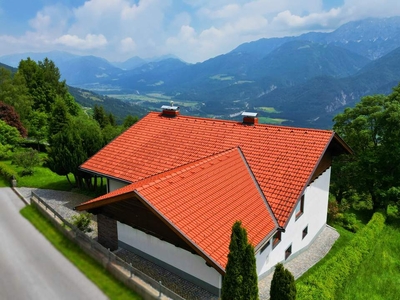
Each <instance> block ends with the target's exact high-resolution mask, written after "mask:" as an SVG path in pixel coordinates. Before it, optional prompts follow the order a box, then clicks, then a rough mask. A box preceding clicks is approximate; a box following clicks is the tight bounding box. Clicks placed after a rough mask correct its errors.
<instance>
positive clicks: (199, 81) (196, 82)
mask: <svg viewBox="0 0 400 300" xmlns="http://www.w3.org/2000/svg"><path fill="white" fill-rule="evenodd" d="M399 49H400V17H391V18H383V19H365V20H360V21H354V22H349V23H347V24H344V25H342V26H341V27H339V28H338V29H336V30H335V31H333V32H330V33H324V32H310V33H306V34H303V35H300V36H292V37H283V38H270V39H260V40H258V41H253V42H249V43H245V44H242V45H239V46H238V47H237V48H235V49H233V50H232V51H230V52H228V53H226V54H222V55H219V56H216V57H213V58H210V59H208V60H206V61H204V62H201V63H196V64H188V63H185V62H183V61H181V60H179V59H177V58H173V57H172V58H171V57H170V56H167V57H160V58H153V59H152V61H148V60H145V59H141V58H139V57H132V58H131V59H129V60H127V61H125V62H121V63H109V62H108V61H106V60H105V59H102V58H99V57H94V56H76V55H72V54H68V53H65V52H50V53H44V54H40V55H41V56H40V55H39V54H35V55H36V56H35V57H33V59H35V58H39V57H40V59H43V58H44V57H46V56H47V57H49V58H50V59H52V60H54V62H55V63H56V65H57V66H58V67H59V69H60V72H61V74H62V76H63V78H66V80H67V83H68V84H70V85H73V86H75V87H79V88H85V89H90V90H93V91H96V92H99V93H102V94H109V95H117V94H118V95H120V98H121V99H126V100H129V101H136V103H141V104H142V105H145V106H146V107H147V108H149V109H154V108H157V107H159V106H161V104H165V103H169V102H170V101H175V102H176V103H179V105H180V106H181V108H182V111H184V110H186V111H189V112H191V113H194V114H197V115H208V116H215V117H219V118H237V116H238V115H239V114H240V112H241V111H244V110H252V111H257V112H259V114H260V117H261V118H260V119H261V120H262V121H264V122H270V121H271V120H272V121H273V120H275V121H276V122H279V123H283V124H289V125H295V126H307V127H324V128H326V127H329V126H331V125H332V122H331V119H332V117H333V115H335V114H336V113H338V112H340V111H342V110H343V108H344V107H346V106H352V105H354V104H355V103H356V102H357V101H359V99H360V97H362V96H364V95H368V94H374V93H389V92H390V90H391V88H392V87H393V86H396V85H397V83H398V82H399V81H400V74H399V72H398V70H400V68H399V67H400V65H399V63H400V50H399ZM19 55H20V56H21V54H19ZM20 56H19V57H20ZM19 57H17V56H8V57H0V61H1V62H3V63H7V62H9V61H14V62H15V61H19V60H18V59H17V58H19ZM396 68H397V69H396ZM155 103H156V104H155ZM158 105H159V106H158Z"/></svg>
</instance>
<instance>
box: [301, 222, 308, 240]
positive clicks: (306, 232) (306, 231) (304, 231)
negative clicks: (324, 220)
mask: <svg viewBox="0 0 400 300" xmlns="http://www.w3.org/2000/svg"><path fill="white" fill-rule="evenodd" d="M307 234H308V225H307V226H306V228H304V229H303V237H302V238H303V239H304V238H305V237H306V235H307Z"/></svg>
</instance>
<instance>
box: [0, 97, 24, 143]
mask: <svg viewBox="0 0 400 300" xmlns="http://www.w3.org/2000/svg"><path fill="white" fill-rule="evenodd" d="M0 119H1V120H3V121H4V122H6V123H7V124H8V125H10V126H12V127H15V128H17V130H18V131H19V133H20V134H21V136H22V137H26V136H27V131H26V129H25V127H24V125H22V123H21V120H20V119H19V115H18V113H17V112H16V111H15V109H14V107H12V106H11V105H8V104H5V103H4V102H1V101H0Z"/></svg>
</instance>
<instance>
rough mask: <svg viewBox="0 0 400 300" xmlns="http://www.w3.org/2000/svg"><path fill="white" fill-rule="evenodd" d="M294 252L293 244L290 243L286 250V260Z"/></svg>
mask: <svg viewBox="0 0 400 300" xmlns="http://www.w3.org/2000/svg"><path fill="white" fill-rule="evenodd" d="M291 254H292V245H290V246H289V247H288V248H287V249H286V251H285V260H286V259H288V257H289V256H290V255H291Z"/></svg>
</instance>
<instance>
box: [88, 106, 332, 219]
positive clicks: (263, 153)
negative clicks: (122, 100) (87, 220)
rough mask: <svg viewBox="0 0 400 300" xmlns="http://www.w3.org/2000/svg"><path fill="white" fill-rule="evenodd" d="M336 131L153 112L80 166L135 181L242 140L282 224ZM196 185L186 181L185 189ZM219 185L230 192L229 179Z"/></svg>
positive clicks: (237, 143) (265, 193)
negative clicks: (173, 115)
mask: <svg viewBox="0 0 400 300" xmlns="http://www.w3.org/2000/svg"><path fill="white" fill-rule="evenodd" d="M333 135H334V133H333V132H332V131H328V130H312V129H302V128H292V127H283V126H272V125H262V124H258V125H252V126H249V125H244V124H242V123H239V122H233V121H222V120H214V119H205V118H196V117H189V116H177V117H175V118H169V117H164V116H162V115H161V114H160V113H150V114H148V115H147V116H146V117H144V118H143V119H142V120H140V121H139V122H138V123H136V124H135V125H134V126H132V127H131V128H129V129H128V130H127V131H125V132H124V133H123V134H122V135H120V136H119V137H118V138H116V139H115V140H113V141H112V142H111V143H110V144H108V145H107V146H105V147H104V148H103V149H102V150H100V151H99V152H98V153H97V154H96V155H94V156H93V157H92V158H90V159H89V160H88V161H86V162H85V163H84V164H83V165H82V166H81V168H82V169H83V170H87V171H91V172H95V173H99V174H104V175H106V176H109V177H114V178H118V179H121V180H125V181H129V182H133V183H134V182H138V181H140V180H143V179H146V178H148V177H151V176H154V175H156V174H160V173H163V172H166V171H168V170H171V169H174V168H177V167H180V166H183V165H186V164H189V163H191V162H193V161H197V160H199V159H202V158H204V157H208V156H210V155H213V154H216V153H219V152H221V151H224V150H225V149H230V148H233V147H238V146H239V147H240V148H241V150H242V151H243V154H244V156H245V158H246V161H247V162H248V165H249V166H250V168H251V171H252V172H253V174H254V176H255V178H256V180H257V182H258V184H259V185H260V187H261V190H262V192H263V193H264V195H265V197H266V198H267V199H268V202H269V204H270V206H271V208H272V211H273V212H274V214H275V216H276V218H277V220H278V222H279V223H280V224H281V225H284V224H285V223H286V221H287V220H288V218H289V216H290V213H291V211H292V209H293V207H294V205H295V203H296V201H297V199H298V198H299V196H300V194H301V192H302V190H303V188H304V187H305V186H306V185H307V183H308V180H309V179H310V176H311V175H312V173H313V170H314V168H315V167H316V165H317V163H318V161H319V159H320V158H321V157H322V155H323V153H324V151H325V149H326V148H327V146H328V144H329V142H330V141H331V139H332V138H333ZM175 180H177V181H184V179H182V178H181V179H180V180H178V179H175ZM192 187H193V186H192V185H191V184H190V182H187V186H186V189H190V188H192ZM220 189H221V190H222V191H223V193H227V192H229V189H227V188H226V187H225V184H221V186H220ZM106 197H107V196H106ZM215 212H217V213H219V212H218V211H217V210H214V213H215ZM221 214H222V213H221ZM230 226H231V225H230Z"/></svg>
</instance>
